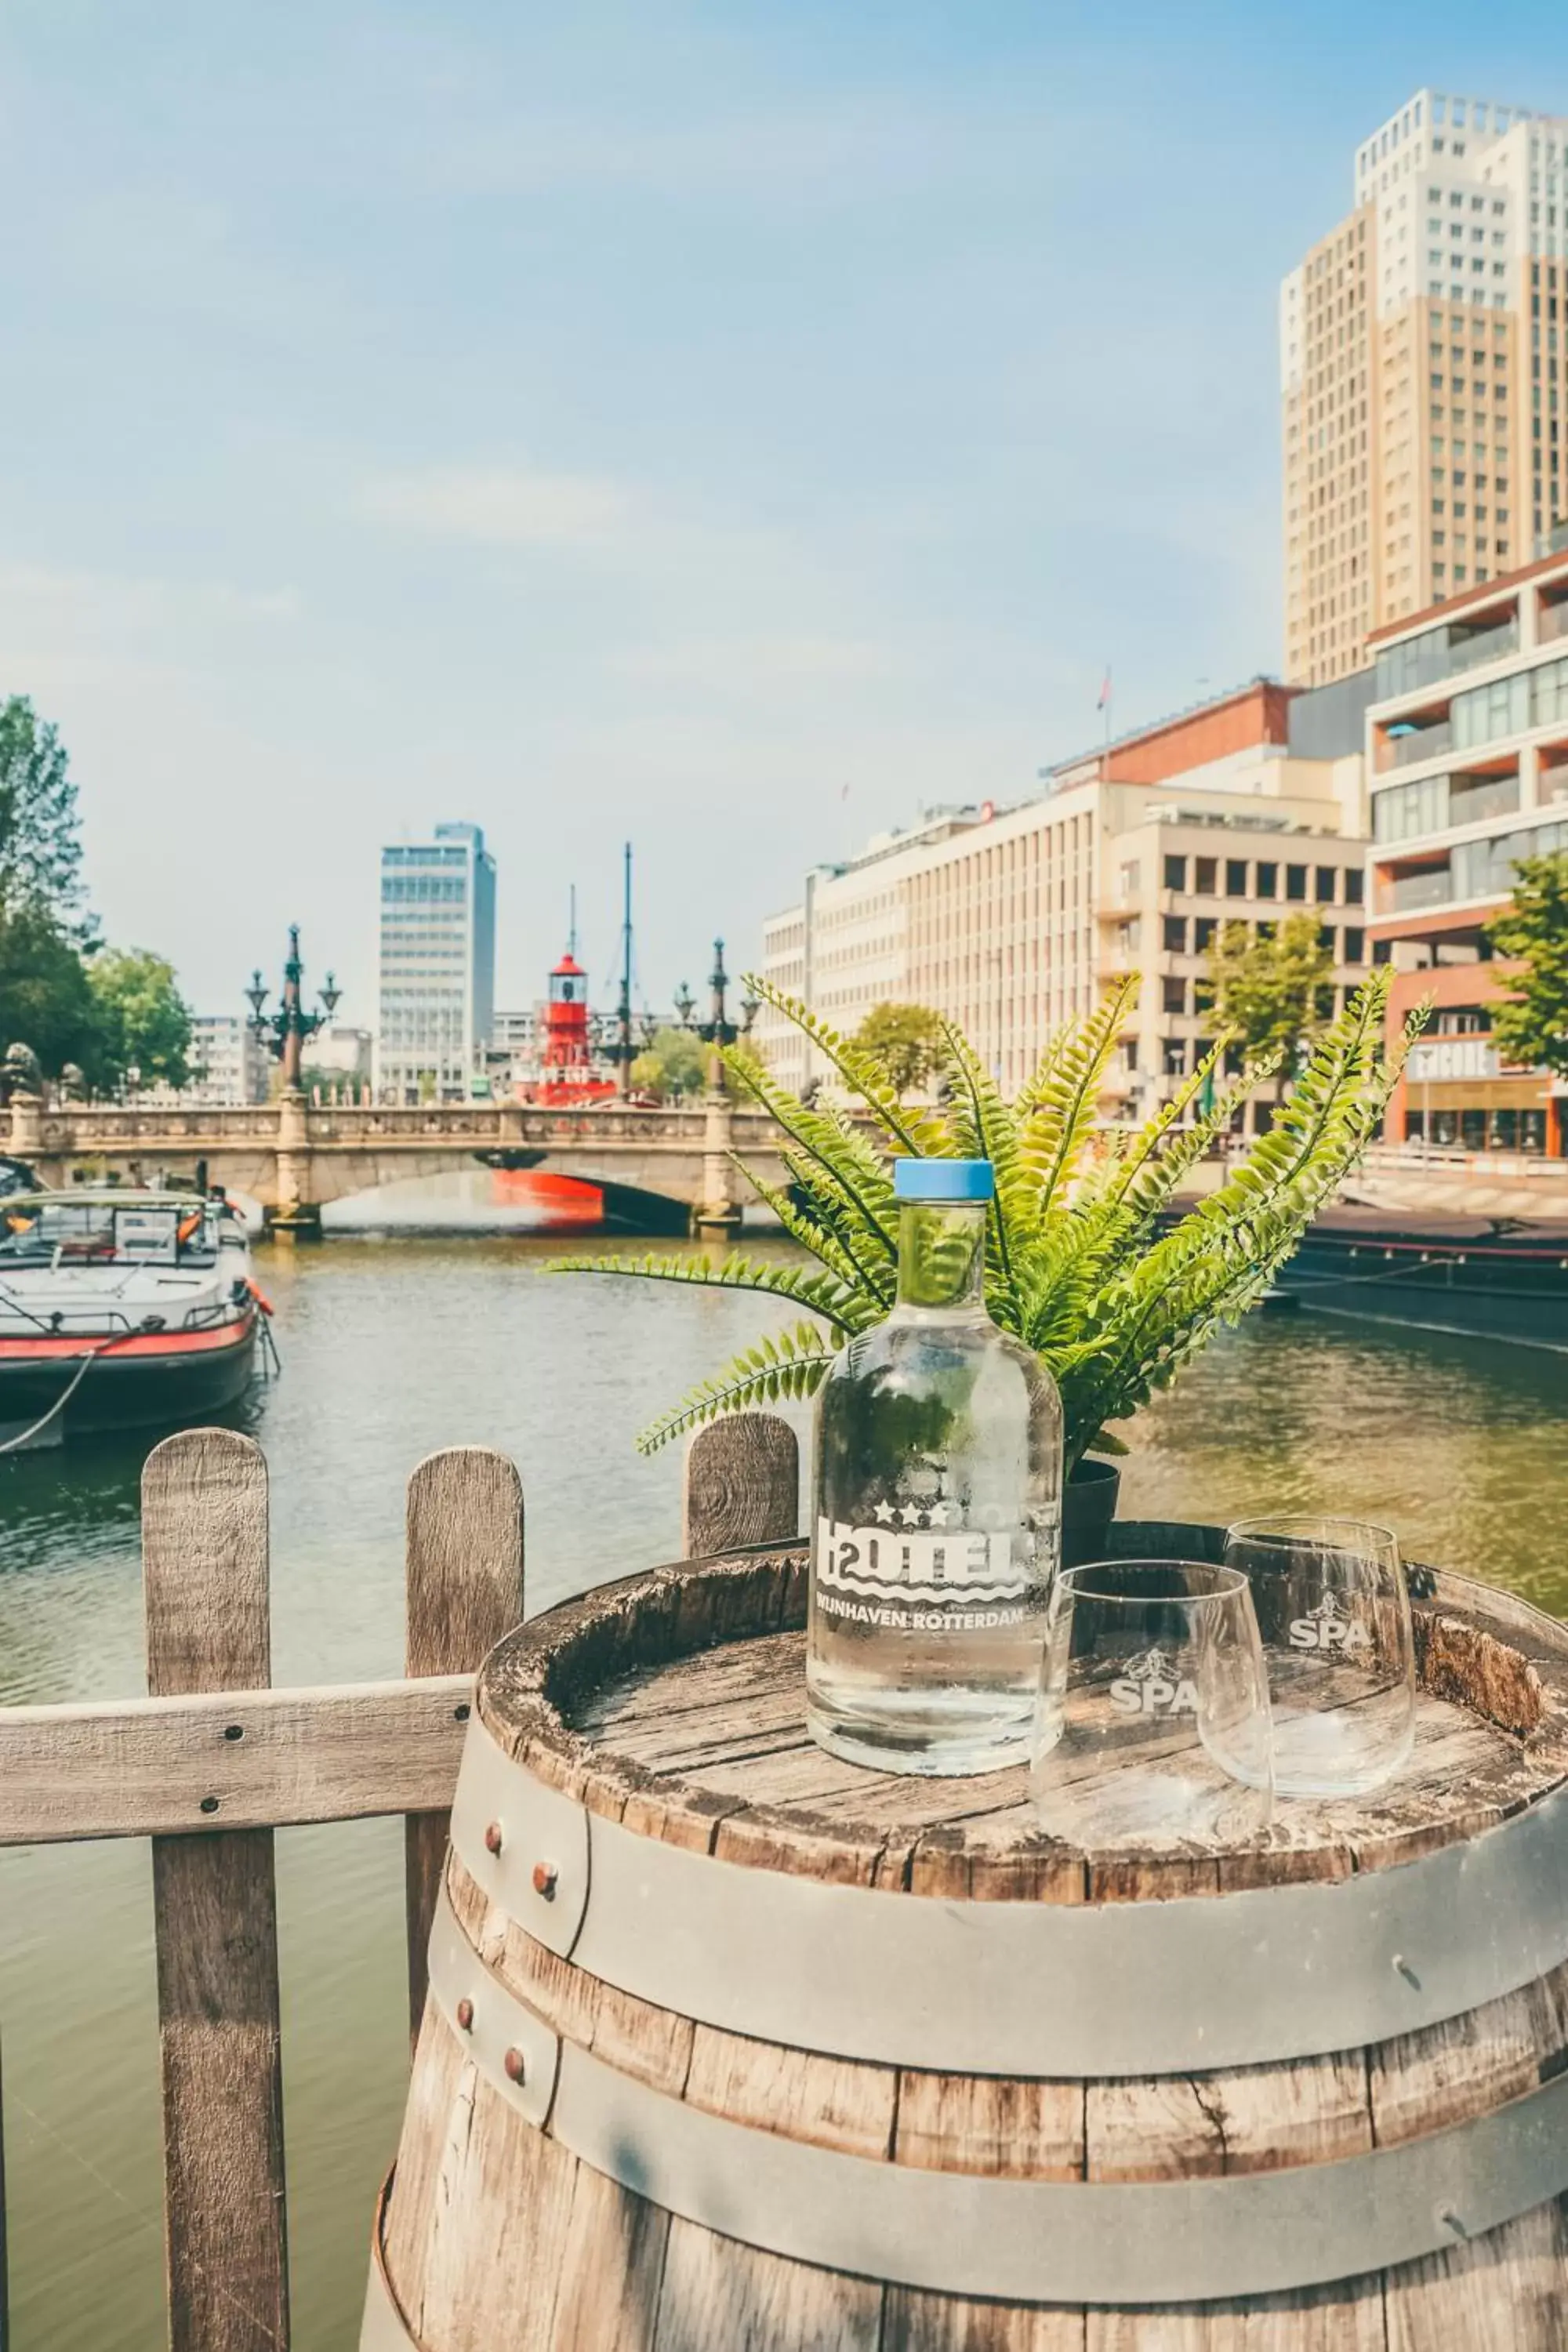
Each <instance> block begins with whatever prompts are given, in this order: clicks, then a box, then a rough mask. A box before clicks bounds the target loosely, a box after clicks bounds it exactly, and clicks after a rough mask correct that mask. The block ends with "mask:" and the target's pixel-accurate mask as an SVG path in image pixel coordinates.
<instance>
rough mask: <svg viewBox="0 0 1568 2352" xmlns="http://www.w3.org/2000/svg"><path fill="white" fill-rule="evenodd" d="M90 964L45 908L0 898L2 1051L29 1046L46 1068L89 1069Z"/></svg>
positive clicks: (93, 1018) (93, 1012) (94, 1031)
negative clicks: (12, 903) (9, 903)
mask: <svg viewBox="0 0 1568 2352" xmlns="http://www.w3.org/2000/svg"><path fill="white" fill-rule="evenodd" d="M97 1042H98V1028H97V1007H96V1005H95V1004H94V1003H93V998H92V991H91V989H90V988H89V985H88V977H87V967H86V966H85V964H84V963H83V962H82V960H81V957H80V956H79V953H78V952H77V949H76V946H75V944H74V942H73V941H72V940H70V939H68V937H67V935H66V934H65V932H64V931H62V930H61V929H60V927H59V925H58V923H57V922H56V921H55V919H54V918H53V916H52V915H51V914H50V913H49V912H48V910H47V908H43V907H39V906H34V905H31V904H28V903H26V902H25V901H24V902H23V903H22V904H20V905H17V906H15V907H11V906H7V905H5V903H4V902H3V901H0V1053H4V1052H5V1048H6V1047H7V1046H8V1045H30V1046H31V1048H32V1050H33V1052H34V1053H35V1054H36V1055H37V1057H38V1061H39V1064H40V1065H41V1066H42V1068H43V1069H44V1070H45V1071H46V1072H47V1073H48V1074H49V1075H51V1076H52V1075H54V1074H56V1073H58V1071H59V1070H60V1069H61V1068H62V1067H63V1066H64V1065H65V1064H66V1063H67V1062H77V1063H79V1064H80V1065H81V1066H82V1067H83V1068H84V1069H86V1068H87V1067H88V1066H89V1065H90V1063H91V1061H92V1058H93V1055H94V1053H95V1052H96V1050H97Z"/></svg>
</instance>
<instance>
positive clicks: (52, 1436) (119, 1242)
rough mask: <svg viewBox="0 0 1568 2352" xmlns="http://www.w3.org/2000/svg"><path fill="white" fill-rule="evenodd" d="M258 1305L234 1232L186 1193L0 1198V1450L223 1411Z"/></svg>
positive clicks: (234, 1219) (249, 1355) (244, 1366)
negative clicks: (1, 1199)
mask: <svg viewBox="0 0 1568 2352" xmlns="http://www.w3.org/2000/svg"><path fill="white" fill-rule="evenodd" d="M261 1313H262V1302H261V1297H260V1293H259V1292H258V1289H257V1287H256V1284H255V1282H254V1280H253V1279H252V1276H251V1265H250V1250H249V1244H248V1243H247V1238H246V1230H245V1225H244V1223H243V1221H242V1220H241V1219H240V1217H239V1216H238V1214H237V1212H236V1211H235V1210H233V1209H232V1208H230V1207H229V1206H228V1204H227V1203H226V1202H224V1201H223V1200H221V1199H218V1198H213V1199H204V1198H202V1197H201V1196H200V1195H199V1194H196V1193H182V1192H131V1191H107V1192H21V1193H13V1194H9V1195H7V1196H6V1197H5V1199H4V1200H3V1201H0V1448H4V1447H7V1446H12V1445H15V1444H16V1443H17V1442H18V1441H21V1442H22V1443H24V1444H58V1442H59V1441H60V1439H61V1437H63V1436H76V1435H79V1434H80V1433H84V1432H88V1431H102V1430H118V1429H132V1428H151V1427H159V1426H163V1427H169V1426H173V1425H174V1424H175V1423H179V1422H184V1421H193V1420H200V1419H202V1418H204V1417H205V1416H206V1415H208V1414H210V1413H212V1412H216V1411H219V1410H221V1409H222V1408H223V1407H224V1406H226V1405H230V1404H232V1403H234V1402H235V1401H236V1400H237V1398H238V1397H239V1396H241V1395H242V1394H243V1393H244V1391H245V1390H246V1388H247V1386H248V1385H249V1382H250V1381H251V1378H252V1376H253V1374H254V1371H255V1369H256V1349H257V1342H258V1332H259V1329H260V1316H261Z"/></svg>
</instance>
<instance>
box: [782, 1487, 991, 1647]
mask: <svg viewBox="0 0 1568 2352" xmlns="http://www.w3.org/2000/svg"><path fill="white" fill-rule="evenodd" d="M991 1516H993V1517H997V1516H1000V1515H999V1514H995V1513H993V1514H991ZM868 1517H869V1519H870V1521H871V1524H870V1525H868V1526H846V1525H845V1524H844V1522H843V1521H842V1520H837V1519H828V1518H826V1517H825V1518H819V1519H818V1521H817V1523H816V1542H817V1553H816V1557H817V1570H816V1577H817V1593H816V1606H817V1607H818V1608H819V1609H824V1610H826V1611H827V1612H829V1614H831V1615H832V1616H835V1617H838V1618H841V1619H847V1620H848V1621H849V1622H853V1623H859V1624H866V1625H886V1626H891V1627H897V1628H900V1629H904V1630H908V1631H911V1632H918V1633H973V1632H974V1631H975V1630H976V1629H977V1628H980V1627H992V1626H999V1625H1016V1624H1019V1623H1021V1622H1022V1621H1023V1616H1024V1602H1025V1600H1026V1596H1027V1594H1028V1591H1029V1583H1030V1579H1029V1575H1028V1573H1027V1571H1026V1568H1025V1566H1024V1564H1023V1563H1022V1562H1021V1561H1020V1560H1019V1559H1018V1558H1017V1556H1016V1551H1015V1547H1014V1542H1013V1531H1012V1529H1011V1528H1010V1527H1003V1528H992V1529H990V1530H985V1529H983V1528H965V1527H963V1526H962V1525H960V1524H959V1522H960V1521H961V1519H962V1517H963V1514H962V1512H961V1510H960V1509H959V1507H958V1506H957V1504H955V1503H948V1502H944V1501H942V1498H941V1497H940V1496H937V1497H933V1498H932V1499H931V1501H929V1502H921V1501H915V1502H908V1503H895V1502H890V1501H889V1500H888V1499H886V1498H885V1497H884V1499H883V1500H882V1501H880V1502H879V1503H878V1504H876V1506H875V1507H873V1508H872V1509H871V1510H870V1512H869V1514H868Z"/></svg>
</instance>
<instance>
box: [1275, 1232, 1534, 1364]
mask: <svg viewBox="0 0 1568 2352" xmlns="http://www.w3.org/2000/svg"><path fill="white" fill-rule="evenodd" d="M1278 1282H1279V1288H1280V1289H1281V1290H1282V1291H1283V1292H1284V1293H1285V1294H1286V1296H1287V1297H1289V1298H1291V1299H1294V1300H1297V1301H1299V1302H1300V1305H1301V1306H1302V1307H1308V1308H1310V1309H1311V1310H1312V1311H1314V1312H1317V1313H1321V1314H1325V1315H1339V1316H1347V1317H1352V1318H1354V1319H1355V1320H1356V1321H1358V1322H1368V1323H1394V1324H1398V1325H1400V1326H1402V1327H1403V1328H1406V1329H1409V1330H1416V1331H1442V1332H1449V1333H1453V1334H1456V1335H1458V1336H1459V1337H1461V1338H1465V1339H1500V1340H1502V1341H1504V1342H1506V1343H1509V1344H1511V1345H1513V1346H1516V1347H1527V1348H1543V1349H1549V1350H1550V1351H1551V1352H1552V1353H1554V1354H1558V1355H1568V1238H1563V1239H1557V1238H1554V1237H1552V1236H1551V1235H1533V1234H1532V1235H1528V1236H1521V1237H1520V1238H1519V1239H1517V1240H1515V1239H1513V1238H1511V1237H1503V1236H1494V1237H1489V1238H1488V1239H1486V1240H1484V1241H1483V1240H1479V1239H1469V1238H1456V1237H1455V1236H1454V1235H1453V1234H1433V1233H1420V1232H1415V1231H1413V1230H1410V1229H1408V1228H1405V1229H1401V1230H1400V1231H1398V1232H1394V1231H1389V1232H1378V1231H1375V1230H1365V1231H1351V1230H1346V1229H1339V1230H1332V1229H1329V1230H1325V1229H1323V1228H1321V1227H1319V1228H1315V1229H1314V1230H1313V1231H1312V1232H1310V1233H1309V1234H1308V1235H1307V1237H1306V1239H1305V1240H1304V1241H1303V1242H1302V1244H1301V1246H1300V1249H1299V1250H1298V1251H1297V1253H1296V1255H1295V1256H1294V1257H1293V1258H1292V1259H1291V1260H1290V1262H1289V1265H1286V1266H1284V1267H1283V1268H1282V1269H1281V1271H1280V1273H1279V1276H1278Z"/></svg>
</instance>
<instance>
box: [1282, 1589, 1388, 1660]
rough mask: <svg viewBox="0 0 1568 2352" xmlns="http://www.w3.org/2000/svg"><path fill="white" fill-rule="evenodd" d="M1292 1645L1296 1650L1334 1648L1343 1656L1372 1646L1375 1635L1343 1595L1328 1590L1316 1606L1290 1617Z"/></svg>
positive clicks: (1332, 1649)
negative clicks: (1349, 1608) (1342, 1597)
mask: <svg viewBox="0 0 1568 2352" xmlns="http://www.w3.org/2000/svg"><path fill="white" fill-rule="evenodd" d="M1290 1647H1291V1648H1292V1649H1293V1650H1330V1651H1332V1652H1334V1653H1335V1654H1337V1655H1339V1656H1341V1657H1348V1656H1351V1655H1352V1654H1354V1653H1355V1652H1356V1651H1358V1650H1370V1649H1371V1647H1372V1635H1371V1634H1370V1633H1368V1632H1367V1630H1366V1627H1365V1626H1364V1625H1363V1623H1362V1622H1361V1621H1360V1619H1359V1618H1356V1617H1352V1615H1351V1613H1350V1611H1349V1610H1348V1609H1347V1608H1346V1607H1345V1605H1344V1602H1343V1601H1341V1600H1340V1598H1339V1596H1338V1595H1337V1594H1336V1593H1334V1592H1332V1591H1329V1592H1325V1593H1324V1595H1323V1597H1322V1599H1321V1601H1319V1603H1318V1605H1317V1607H1316V1608H1315V1609H1309V1610H1308V1612H1307V1613H1306V1615H1305V1616H1304V1617H1293V1618H1292V1619H1291V1620H1290Z"/></svg>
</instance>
